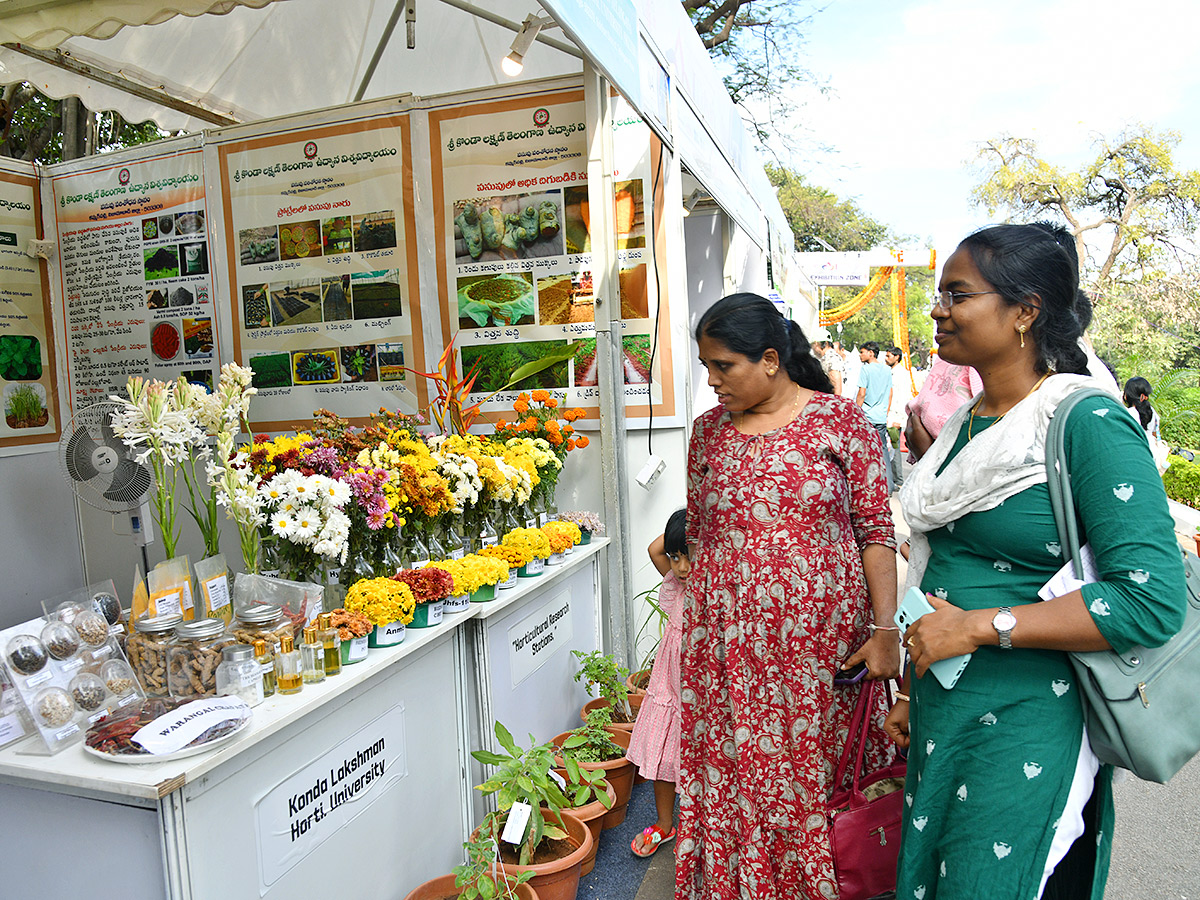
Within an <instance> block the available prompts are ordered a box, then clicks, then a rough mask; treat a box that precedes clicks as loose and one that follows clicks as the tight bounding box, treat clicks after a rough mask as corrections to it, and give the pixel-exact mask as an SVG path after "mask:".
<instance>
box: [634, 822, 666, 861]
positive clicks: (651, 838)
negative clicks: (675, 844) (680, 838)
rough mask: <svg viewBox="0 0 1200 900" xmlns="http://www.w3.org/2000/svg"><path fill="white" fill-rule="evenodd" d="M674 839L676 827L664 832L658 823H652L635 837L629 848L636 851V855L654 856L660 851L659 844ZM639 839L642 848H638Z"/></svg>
mask: <svg viewBox="0 0 1200 900" xmlns="http://www.w3.org/2000/svg"><path fill="white" fill-rule="evenodd" d="M673 840H675V829H674V828H672V829H671V830H670V831H668V832H666V833H665V834H664V833H663V830H662V829H661V828H659V827H658V826H657V825H651V826H650V827H649V828H646V829H644V830H643V831H642V833H641V834H639V835H638V836H637V837H635V838H634V839H633V841H632V842H631V843H630V844H629V849H630V850H632V851H633V852H634V855H635V856H641V857H647V856H653V855H654V854H655V853H657V852H658V845H659V844H665V843H666V842H667V841H673ZM639 841H641V849H638V842H639Z"/></svg>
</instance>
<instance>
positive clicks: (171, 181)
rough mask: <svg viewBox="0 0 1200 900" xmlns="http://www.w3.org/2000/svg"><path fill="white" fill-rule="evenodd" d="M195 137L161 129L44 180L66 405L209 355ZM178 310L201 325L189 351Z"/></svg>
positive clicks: (213, 354) (172, 372)
mask: <svg viewBox="0 0 1200 900" xmlns="http://www.w3.org/2000/svg"><path fill="white" fill-rule="evenodd" d="M203 143H204V141H203V138H202V137H201V136H199V135H192V136H187V137H180V138H169V139H166V140H162V141H156V142H154V143H152V144H143V145H140V146H137V147H132V148H130V149H128V150H121V151H118V152H114V153H106V154H103V155H102V156H93V157H85V158H82V159H75V160H70V161H68V162H64V163H62V164H61V165H58V166H55V167H54V171H53V174H52V175H51V176H50V177H49V181H50V190H51V192H52V195H53V197H54V213H53V216H54V228H55V231H56V233H57V239H58V252H57V254H56V256H55V257H54V258H53V262H52V265H53V266H55V267H56V268H57V272H56V273H55V274H56V276H57V277H58V278H59V279H61V284H62V292H61V297H60V298H59V300H58V302H59V304H60V316H59V317H60V318H61V320H62V321H63V323H64V326H65V329H66V332H65V333H66V339H65V343H66V348H65V349H66V353H65V355H64V359H65V360H66V369H67V371H66V383H67V390H68V393H67V398H68V401H69V404H70V406H71V409H72V411H74V410H76V409H78V408H79V407H82V406H86V405H88V404H90V403H93V402H95V401H97V400H102V399H105V398H107V397H108V396H109V395H111V394H114V393H117V392H118V391H120V390H122V389H123V388H124V387H125V384H126V382H127V381H128V379H129V378H130V377H131V376H139V377H149V378H156V379H160V380H163V381H172V380H174V379H176V378H178V377H179V376H180V375H181V374H182V373H183V372H184V371H197V370H201V369H204V370H207V371H209V372H213V371H215V370H216V369H217V367H218V366H219V364H220V362H219V361H220V359H221V337H222V335H221V333H220V331H219V329H218V328H217V326H216V323H217V317H216V315H215V313H216V307H215V304H214V300H213V298H214V297H215V296H216V295H215V292H214V291H213V281H212V273H211V259H212V257H211V251H212V249H213V248H212V247H210V246H209V240H208V237H209V233H208V227H207V222H206V220H205V218H206V217H205V213H204V210H205V198H206V194H207V186H206V183H205V173H204V151H203ZM262 280H264V279H260V282H261V281H262ZM238 299H239V301H240V297H239V298H238ZM239 305H240V302H239ZM184 318H187V319H189V320H191V321H193V323H199V322H201V321H203V320H207V321H208V322H209V326H208V330H207V332H205V333H203V334H201V333H197V334H194V335H193V342H192V347H191V348H190V352H189V347H188V346H186V341H185V335H184ZM238 319H239V320H240V319H241V316H240V315H239V316H238ZM196 327H199V326H196ZM201 345H203V346H204V347H205V348H207V349H205V350H201V349H200V347H201Z"/></svg>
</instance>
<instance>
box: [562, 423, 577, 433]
mask: <svg viewBox="0 0 1200 900" xmlns="http://www.w3.org/2000/svg"><path fill="white" fill-rule="evenodd" d="M562 433H563V434H574V433H575V429H574V428H572V427H571V426H570V425H564V426H563V427H562Z"/></svg>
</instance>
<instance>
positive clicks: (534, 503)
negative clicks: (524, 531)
mask: <svg viewBox="0 0 1200 900" xmlns="http://www.w3.org/2000/svg"><path fill="white" fill-rule="evenodd" d="M526 508H527V509H528V510H529V518H530V519H532V520H533V524H532V525H530V524H528V523H526V525H525V527H526V528H541V527H542V526H543V525H545V524H546V500H545V498H544V497H543V496H542V490H541V485H538V487H536V488H534V491H533V496H532V497H530V498H529V504H528V506H527V507H526Z"/></svg>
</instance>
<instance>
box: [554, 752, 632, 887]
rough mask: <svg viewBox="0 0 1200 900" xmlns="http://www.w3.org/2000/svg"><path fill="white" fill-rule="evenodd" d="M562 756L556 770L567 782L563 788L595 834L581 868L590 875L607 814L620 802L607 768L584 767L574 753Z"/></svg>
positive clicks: (572, 805) (577, 812)
mask: <svg viewBox="0 0 1200 900" xmlns="http://www.w3.org/2000/svg"><path fill="white" fill-rule="evenodd" d="M562 759H563V766H562V767H560V768H557V769H555V770H554V771H555V772H557V773H558V776H559V777H560V778H562V780H563V781H564V782H565V783H566V785H565V787H564V788H563V791H564V793H566V795H567V800H569V801H570V804H571V812H572V813H573V814H574V815H575V816H576V817H578V819H579V820H580V821H581V822H583V824H584V825H586V826H587V827H588V830H589V831H590V832H591V833H592V850H591V852H590V853H589V854H588V855H587V858H586V859H584V861H583V867H582V868H581V869H580V870H579V874H580V875H586V874H588V872H590V871H592V869H593V867H594V866H595V865H596V851H597V850H598V849H600V832H601V830H603V827H604V817H605V816H606V815H607V814H608V811H609V810H610V809H612V808H613V806H614V805H615V804H616V802H617V792H616V790H614V789H613V786H612V785H611V784H610V783H609V781H608V779H607V778H605V774H606V773H605V770H604V769H602V768H590V767H586V766H581V765H580V764H579V763H578V762H576V760H575V757H574V756H573V755H572V754H571V753H570V752H566V753H563V754H562Z"/></svg>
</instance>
